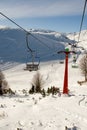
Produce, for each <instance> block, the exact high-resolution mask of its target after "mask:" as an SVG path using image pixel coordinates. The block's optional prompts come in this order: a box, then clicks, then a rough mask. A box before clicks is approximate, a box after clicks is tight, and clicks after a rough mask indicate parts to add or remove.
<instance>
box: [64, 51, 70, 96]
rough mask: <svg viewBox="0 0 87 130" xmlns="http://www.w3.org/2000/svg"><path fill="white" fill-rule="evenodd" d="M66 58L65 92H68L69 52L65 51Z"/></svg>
mask: <svg viewBox="0 0 87 130" xmlns="http://www.w3.org/2000/svg"><path fill="white" fill-rule="evenodd" d="M65 54H66V58H65V74H64V86H63V94H68V54H69V53H67V52H66V53H65Z"/></svg>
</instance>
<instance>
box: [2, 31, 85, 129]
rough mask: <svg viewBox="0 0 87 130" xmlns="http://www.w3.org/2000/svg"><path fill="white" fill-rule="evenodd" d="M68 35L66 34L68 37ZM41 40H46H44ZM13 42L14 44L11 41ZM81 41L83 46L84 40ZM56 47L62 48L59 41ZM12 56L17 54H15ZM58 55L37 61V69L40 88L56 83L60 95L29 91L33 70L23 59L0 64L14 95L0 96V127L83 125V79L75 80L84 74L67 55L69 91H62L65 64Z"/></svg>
mask: <svg viewBox="0 0 87 130" xmlns="http://www.w3.org/2000/svg"><path fill="white" fill-rule="evenodd" d="M39 32H40V30H39ZM44 33H45V32H44ZM35 35H37V34H35ZM45 35H47V32H46V34H43V35H41V36H40V38H42V37H45ZM49 35H50V34H49ZM51 36H52V34H51ZM56 36H57V35H56ZM48 37H49V36H48ZM71 37H72V36H70V35H68V38H69V39H70V38H71ZM9 38H11V37H9ZM46 38H47V37H46ZM51 38H52V37H51ZM56 38H57V37H56ZM44 41H45V42H46V40H44ZM49 41H51V40H49ZM13 43H14V44H15V42H13ZM48 43H49V42H48ZM55 43H56V41H55ZM60 43H62V41H61V42H60ZM80 43H81V42H80ZM80 43H79V44H80ZM0 44H1V42H0ZM63 44H64V43H63ZM51 45H52V44H51ZM81 45H83V47H85V46H87V45H86V43H85V44H81ZM1 46H2V44H1ZM11 47H12V46H11ZM60 47H61V48H62V44H60ZM65 47H66V41H65ZM10 49H12V48H9V51H10ZM14 49H15V48H14ZM21 49H23V47H22V48H21ZM62 49H63V48H62ZM5 51H6V50H5ZM22 51H23V50H21V52H22ZM7 54H8V53H7ZM9 54H10V53H9ZM9 54H8V55H9ZM82 54H83V52H82V53H81V55H82ZM1 56H2V54H1ZM3 56H4V55H3ZM15 56H17V55H16V54H15ZM4 58H5V57H4ZM59 58H60V56H58V57H56V59H55V60H54V58H53V59H52V60H48V59H47V60H45V62H44V61H41V63H40V66H39V70H38V71H39V72H40V74H41V75H42V76H43V80H44V81H45V83H44V85H43V88H44V89H45V90H47V88H48V87H51V86H56V87H59V88H60V91H61V96H59V95H58V94H57V95H54V96H53V95H51V94H50V95H49V96H46V97H42V95H41V94H29V93H28V91H29V90H30V88H31V83H32V79H33V76H34V75H35V74H36V73H37V72H36V71H31V72H29V71H25V70H24V68H25V63H24V62H23V61H22V62H21V59H19V62H15V61H14V62H13V61H12V60H11V61H8V62H7V61H5V63H2V64H0V68H1V69H2V70H3V73H4V74H5V78H6V80H7V81H8V83H9V86H10V88H11V89H12V90H13V91H16V94H15V95H3V96H0V130H18V128H19V130H66V129H65V127H66V126H67V127H68V130H86V129H87V114H86V113H87V83H84V84H83V85H82V86H80V85H79V84H78V83H77V81H82V80H84V77H83V76H82V75H81V72H80V69H79V67H78V68H72V56H71V57H70V58H69V68H68V69H69V79H68V87H69V91H70V95H69V96H68V95H64V94H62V91H63V78H64V67H65V66H64V64H60V62H59ZM1 59H3V57H1ZM9 59H10V58H9ZM79 59H80V58H78V62H77V63H79ZM23 89H25V90H26V93H23Z"/></svg>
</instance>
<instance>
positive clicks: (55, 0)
mask: <svg viewBox="0 0 87 130" xmlns="http://www.w3.org/2000/svg"><path fill="white" fill-rule="evenodd" d="M83 6H84V1H81V0H3V2H1V1H0V11H1V12H3V13H4V14H6V15H8V16H9V17H11V18H12V17H14V18H22V17H43V16H61V15H62V16H63V15H64V16H66V15H76V14H80V13H82V10H83Z"/></svg>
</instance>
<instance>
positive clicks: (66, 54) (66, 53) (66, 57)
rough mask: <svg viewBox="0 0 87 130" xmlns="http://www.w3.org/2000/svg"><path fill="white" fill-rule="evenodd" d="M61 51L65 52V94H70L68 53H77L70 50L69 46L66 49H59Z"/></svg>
mask: <svg viewBox="0 0 87 130" xmlns="http://www.w3.org/2000/svg"><path fill="white" fill-rule="evenodd" d="M57 53H58V54H59V53H65V73H64V84H63V94H68V55H69V54H70V53H75V52H74V51H69V49H68V48H66V49H65V51H59V52H57Z"/></svg>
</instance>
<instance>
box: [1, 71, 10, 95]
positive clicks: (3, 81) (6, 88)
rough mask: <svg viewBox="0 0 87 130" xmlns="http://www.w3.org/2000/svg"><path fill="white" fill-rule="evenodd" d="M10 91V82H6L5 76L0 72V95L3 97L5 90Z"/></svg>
mask: <svg viewBox="0 0 87 130" xmlns="http://www.w3.org/2000/svg"><path fill="white" fill-rule="evenodd" d="M8 89H9V86H8V82H7V81H6V80H5V76H4V74H3V73H2V71H1V70H0V95H3V94H4V90H8Z"/></svg>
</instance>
